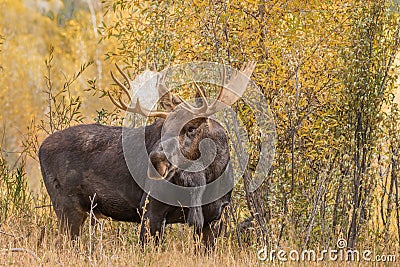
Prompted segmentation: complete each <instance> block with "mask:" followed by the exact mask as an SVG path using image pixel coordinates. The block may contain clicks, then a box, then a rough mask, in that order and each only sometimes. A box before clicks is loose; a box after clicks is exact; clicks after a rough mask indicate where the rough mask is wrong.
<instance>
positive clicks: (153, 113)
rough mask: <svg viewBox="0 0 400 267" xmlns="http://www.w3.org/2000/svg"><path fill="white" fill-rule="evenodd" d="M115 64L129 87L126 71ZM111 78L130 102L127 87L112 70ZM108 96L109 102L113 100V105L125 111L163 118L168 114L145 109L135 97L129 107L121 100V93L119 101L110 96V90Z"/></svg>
mask: <svg viewBox="0 0 400 267" xmlns="http://www.w3.org/2000/svg"><path fill="white" fill-rule="evenodd" d="M115 66H116V67H117V69H118V71H119V72H120V74H121V75H122V76H123V77H124V79H125V80H126V82H127V84H128V88H129V89H130V80H129V77H128V75H127V74H126V73H124V72H123V71H122V70H121V68H120V67H119V66H118V65H117V64H115ZM111 78H112V79H113V80H114V81H115V82H116V83H117V84H118V85H119V86H120V87H121V89H122V90H123V92H124V93H125V94H126V95H127V96H128V98H129V101H130V102H131V101H132V98H131V96H130V93H129V89H128V88H127V87H126V86H125V85H124V84H123V83H122V82H121V81H120V80H118V79H117V78H116V77H115V76H114V73H113V72H112V71H111ZM108 96H109V97H110V99H111V102H113V104H114V105H115V106H117V107H118V108H119V109H122V110H125V111H128V112H133V113H138V114H141V115H144V116H147V117H161V118H164V119H165V118H167V116H168V113H167V112H161V111H148V110H145V109H144V108H143V107H142V106H141V105H140V102H139V99H137V101H136V104H135V107H133V108H132V107H129V106H128V105H127V104H125V103H124V101H122V99H121V95H120V96H119V97H118V100H119V101H117V100H115V98H114V97H112V96H111V93H110V92H108Z"/></svg>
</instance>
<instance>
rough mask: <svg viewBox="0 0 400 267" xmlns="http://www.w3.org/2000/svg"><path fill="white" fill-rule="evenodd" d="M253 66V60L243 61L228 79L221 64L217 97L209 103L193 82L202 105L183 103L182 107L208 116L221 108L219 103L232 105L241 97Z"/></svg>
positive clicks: (254, 64)
mask: <svg viewBox="0 0 400 267" xmlns="http://www.w3.org/2000/svg"><path fill="white" fill-rule="evenodd" d="M255 66H256V62H255V61H250V62H248V63H245V64H244V65H243V66H242V68H241V69H240V73H238V71H237V70H233V71H234V73H233V74H232V77H231V79H229V80H228V79H227V78H226V68H225V65H223V67H222V74H221V76H222V79H221V84H222V85H221V91H220V92H219V94H218V97H217V99H216V100H215V101H214V102H213V103H212V104H211V105H209V103H208V101H207V99H206V97H205V95H204V92H203V90H201V88H200V87H199V85H198V84H197V83H196V82H195V83H194V84H195V86H196V89H197V91H198V93H199V95H200V97H201V99H202V102H203V105H202V106H201V107H193V106H191V105H189V107H188V105H185V107H183V108H184V109H186V110H188V111H189V112H191V113H193V114H203V115H204V116H210V115H212V114H214V113H216V112H217V111H218V110H219V109H220V108H223V107H221V106H223V105H221V103H224V104H225V105H227V106H230V105H232V104H233V103H235V102H236V101H237V100H239V99H240V98H241V97H242V95H243V93H244V90H246V87H247V83H248V82H249V78H250V76H251V74H252V73H253V71H254V68H255ZM184 103H185V102H184Z"/></svg>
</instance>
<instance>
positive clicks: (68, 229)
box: [56, 207, 87, 239]
mask: <svg viewBox="0 0 400 267" xmlns="http://www.w3.org/2000/svg"><path fill="white" fill-rule="evenodd" d="M56 214H57V217H58V221H59V223H60V226H61V229H62V231H63V232H65V233H68V234H69V235H70V237H71V239H76V238H77V237H78V236H79V233H80V229H81V226H82V225H83V223H84V222H85V220H86V218H87V214H86V213H85V212H83V211H81V210H79V209H78V208H76V207H63V208H61V209H56Z"/></svg>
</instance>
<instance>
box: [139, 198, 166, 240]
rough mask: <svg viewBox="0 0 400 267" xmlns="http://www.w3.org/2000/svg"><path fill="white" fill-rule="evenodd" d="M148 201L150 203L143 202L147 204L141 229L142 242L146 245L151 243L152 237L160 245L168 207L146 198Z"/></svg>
mask: <svg viewBox="0 0 400 267" xmlns="http://www.w3.org/2000/svg"><path fill="white" fill-rule="evenodd" d="M146 199H148V201H143V202H144V203H145V204H144V214H143V216H142V224H141V227H140V242H141V243H142V245H144V244H145V243H147V242H148V241H149V237H152V238H154V242H155V243H156V244H158V243H159V242H160V240H161V239H162V236H163V234H164V228H165V222H166V216H167V210H168V207H167V206H165V205H164V204H162V203H161V202H159V201H157V200H155V199H153V198H152V197H149V196H146ZM146 202H147V203H146Z"/></svg>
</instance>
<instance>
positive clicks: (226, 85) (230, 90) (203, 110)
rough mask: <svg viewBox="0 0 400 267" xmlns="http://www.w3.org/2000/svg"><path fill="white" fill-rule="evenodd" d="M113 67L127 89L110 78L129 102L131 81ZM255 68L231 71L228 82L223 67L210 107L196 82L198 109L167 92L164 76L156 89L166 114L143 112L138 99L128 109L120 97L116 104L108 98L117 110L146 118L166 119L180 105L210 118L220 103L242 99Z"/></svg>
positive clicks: (114, 78) (250, 63) (245, 67)
mask: <svg viewBox="0 0 400 267" xmlns="http://www.w3.org/2000/svg"><path fill="white" fill-rule="evenodd" d="M115 66H116V67H117V69H118V71H119V72H120V73H121V75H122V76H123V77H124V78H125V81H126V83H127V85H128V88H127V87H126V86H125V85H124V84H123V83H122V82H121V81H119V80H118V79H117V78H116V77H115V76H114V74H113V73H112V72H111V77H112V79H113V80H114V81H115V82H116V83H117V84H118V85H119V86H120V87H121V89H122V91H123V92H124V93H125V94H126V95H127V96H128V98H129V101H130V102H131V101H132V98H131V96H130V93H129V90H130V89H131V85H130V84H131V81H130V80H129V78H128V75H127V74H126V73H124V72H123V71H122V70H121V69H120V67H119V66H118V65H117V64H115ZM255 66H256V62H255V61H251V62H248V63H245V64H244V65H243V67H242V68H241V69H240V73H238V71H237V70H233V72H234V73H233V74H232V77H231V78H230V79H229V80H228V79H227V78H226V67H225V65H223V67H222V74H221V76H222V79H221V84H222V85H221V91H220V92H219V94H218V97H217V99H216V100H215V101H214V102H213V103H212V104H211V105H209V103H208V101H207V98H206V96H205V95H204V92H203V90H202V89H201V88H200V87H199V85H198V84H197V83H196V82H195V83H194V84H195V86H196V90H197V91H198V93H199V95H200V97H201V99H202V103H203V104H202V105H201V106H200V107H194V106H192V105H190V104H189V103H187V102H186V101H184V100H183V99H182V98H181V97H180V96H179V95H174V94H172V93H171V92H170V91H169V90H168V88H167V87H165V84H164V75H162V76H161V78H160V77H158V80H157V88H158V93H159V95H160V96H162V97H161V100H162V101H161V104H162V105H163V107H164V108H165V109H166V110H167V112H164V111H149V110H145V109H144V108H143V107H142V106H141V105H140V102H139V99H137V100H136V103H135V106H134V107H130V106H128V105H126V104H125V103H124V102H123V101H122V99H121V95H120V96H119V98H118V100H119V101H118V102H117V101H116V100H115V99H114V98H113V97H112V96H111V94H110V92H108V96H109V97H110V99H111V101H112V102H113V103H114V105H116V106H117V107H118V108H120V109H122V110H126V111H129V112H134V113H138V114H142V115H144V116H147V117H161V118H164V119H165V118H167V116H168V115H169V113H170V112H171V111H172V110H173V109H174V108H175V107H176V106H177V105H179V104H181V103H182V106H181V107H182V108H183V109H185V110H187V111H188V112H190V113H192V114H196V115H203V116H210V115H212V114H214V113H216V112H217V111H218V110H219V109H220V108H223V105H221V103H223V104H225V105H228V106H230V105H232V104H233V103H235V102H236V101H237V100H239V99H240V98H241V97H242V95H243V93H244V90H246V87H247V83H248V81H249V78H250V76H251V74H252V73H253V70H254V68H255Z"/></svg>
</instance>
